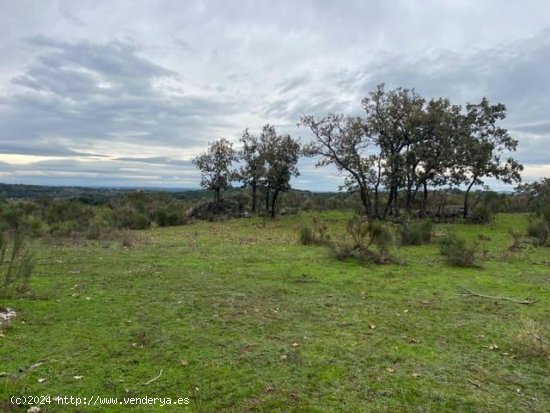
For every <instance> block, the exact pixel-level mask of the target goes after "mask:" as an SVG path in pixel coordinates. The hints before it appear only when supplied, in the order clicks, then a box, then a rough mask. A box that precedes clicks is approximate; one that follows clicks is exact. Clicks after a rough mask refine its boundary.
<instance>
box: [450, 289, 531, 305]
mask: <svg viewBox="0 0 550 413" xmlns="http://www.w3.org/2000/svg"><path fill="white" fill-rule="evenodd" d="M459 287H460V288H461V289H463V290H464V291H466V292H467V293H468V295H473V296H476V297H483V298H490V299H493V300H505V301H511V302H513V303H517V304H525V305H531V304H535V303H536V302H538V301H539V300H515V299H513V298H508V297H497V296H494V295H485V294H480V293H476V292H475V291H472V290H468V289H467V288H464V287H462V286H459Z"/></svg>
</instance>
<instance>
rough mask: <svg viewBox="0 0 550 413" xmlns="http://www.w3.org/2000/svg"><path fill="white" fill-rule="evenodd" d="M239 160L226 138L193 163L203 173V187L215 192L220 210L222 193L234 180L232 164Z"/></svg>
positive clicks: (217, 142)
mask: <svg viewBox="0 0 550 413" xmlns="http://www.w3.org/2000/svg"><path fill="white" fill-rule="evenodd" d="M236 159H237V156H236V152H235V150H234V149H233V144H232V143H231V142H229V141H228V140H227V139H225V138H220V139H218V140H216V141H214V142H212V143H211V144H210V145H209V147H208V149H207V150H206V152H204V153H203V154H202V155H199V156H197V157H196V158H195V159H194V160H193V163H194V164H195V165H196V167H197V168H198V169H200V171H201V186H202V187H203V188H205V189H210V190H212V191H214V207H215V209H216V211H219V208H220V191H221V190H222V189H225V188H227V187H228V186H229V183H230V182H231V180H232V179H233V171H232V170H231V165H232V163H233V162H234V161H235V160H236Z"/></svg>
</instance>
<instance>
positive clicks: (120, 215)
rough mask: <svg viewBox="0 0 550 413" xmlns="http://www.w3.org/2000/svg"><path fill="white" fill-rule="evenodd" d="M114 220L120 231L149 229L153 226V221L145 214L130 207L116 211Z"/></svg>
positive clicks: (126, 206) (122, 207)
mask: <svg viewBox="0 0 550 413" xmlns="http://www.w3.org/2000/svg"><path fill="white" fill-rule="evenodd" d="M113 220H114V223H115V226H116V227H117V228H119V229H147V228H149V227H150V226H151V220H150V218H149V217H148V216H147V215H146V214H145V213H143V212H140V211H138V210H137V209H135V208H133V207H132V206H129V205H125V206H121V207H119V208H117V209H115V210H114V212H113Z"/></svg>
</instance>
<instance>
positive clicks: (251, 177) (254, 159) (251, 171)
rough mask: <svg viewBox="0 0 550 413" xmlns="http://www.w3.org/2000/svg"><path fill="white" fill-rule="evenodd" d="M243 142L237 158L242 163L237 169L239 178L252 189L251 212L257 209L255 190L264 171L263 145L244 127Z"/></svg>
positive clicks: (256, 190)
mask: <svg viewBox="0 0 550 413" xmlns="http://www.w3.org/2000/svg"><path fill="white" fill-rule="evenodd" d="M241 142H242V144H243V147H242V149H241V150H240V151H239V159H240V160H241V161H242V162H243V163H244V164H243V165H242V166H241V168H240V170H239V180H240V181H242V182H243V183H244V184H245V186H247V187H250V189H251V190H252V212H256V209H257V192H258V187H259V186H260V184H261V180H262V177H263V176H264V173H265V156H264V153H263V146H262V144H261V141H260V139H258V137H257V136H254V135H251V134H250V133H249V132H248V129H245V131H244V132H243V135H242V137H241Z"/></svg>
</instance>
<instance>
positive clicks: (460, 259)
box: [439, 232, 478, 267]
mask: <svg viewBox="0 0 550 413" xmlns="http://www.w3.org/2000/svg"><path fill="white" fill-rule="evenodd" d="M477 249H478V244H477V243H476V242H469V241H468V240H466V239H465V238H462V237H459V236H457V235H456V234H455V233H454V232H449V233H447V234H446V235H445V236H444V237H443V238H442V239H441V240H440V241H439V251H440V252H441V255H443V256H444V257H445V259H446V261H447V262H448V263H449V264H451V265H456V266H458V267H475V266H476V265H477V264H476V262H477Z"/></svg>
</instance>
